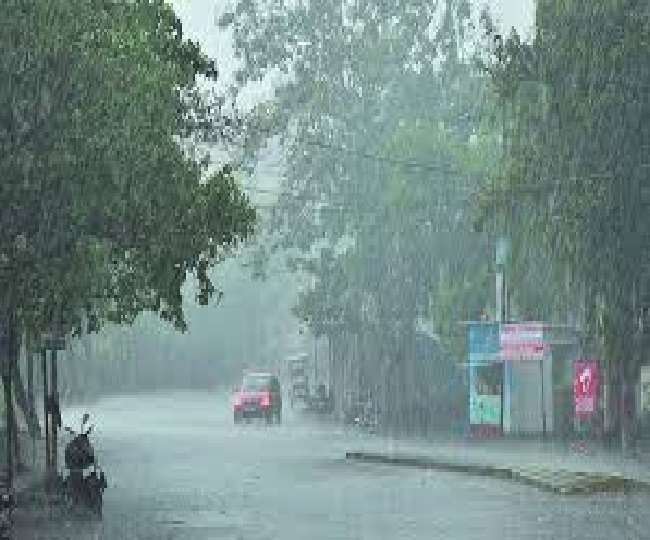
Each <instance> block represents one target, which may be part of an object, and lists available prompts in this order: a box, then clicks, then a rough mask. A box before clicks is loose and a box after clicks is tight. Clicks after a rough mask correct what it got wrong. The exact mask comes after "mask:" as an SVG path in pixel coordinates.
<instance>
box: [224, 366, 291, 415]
mask: <svg viewBox="0 0 650 540" xmlns="http://www.w3.org/2000/svg"><path fill="white" fill-rule="evenodd" d="M233 418H234V421H235V424H238V423H240V422H242V421H243V420H247V419H250V418H263V419H264V420H266V422H267V423H268V424H272V423H273V422H276V423H278V424H279V423H280V422H281V421H282V390H281V388H280V381H279V380H278V378H277V377H276V376H275V375H273V374H271V373H246V374H244V378H243V380H242V384H241V387H240V388H239V390H238V391H237V392H236V393H235V398H234V402H233Z"/></svg>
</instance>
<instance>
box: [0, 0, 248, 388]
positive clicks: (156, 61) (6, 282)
mask: <svg viewBox="0 0 650 540" xmlns="http://www.w3.org/2000/svg"><path fill="white" fill-rule="evenodd" d="M4 7H5V19H4V23H3V25H2V27H1V28H0V45H1V47H2V50H3V55H2V58H1V59H0V77H1V80H2V83H0V109H2V112H1V113H0V115H2V121H1V122H0V177H1V178H2V182H1V183H0V200H1V201H2V205H3V206H2V209H1V210H0V284H1V286H0V311H1V316H2V321H3V326H4V327H7V326H9V333H10V335H11V336H12V339H13V340H14V341H15V340H17V339H18V338H19V336H20V335H21V334H22V332H23V331H27V332H28V333H29V334H31V335H33V336H40V333H41V332H42V331H44V330H48V329H51V328H53V327H59V328H60V330H61V331H63V332H66V333H67V332H77V333H81V332H87V331H92V330H96V329H98V328H99V327H100V326H101V325H102V324H103V323H105V322H107V321H112V322H116V323H131V322H133V321H134V319H135V317H136V316H137V315H138V314H139V313H141V312H142V311H153V312H155V313H157V314H158V315H159V316H160V317H161V318H162V319H164V320H166V321H169V322H171V323H172V324H173V325H174V326H175V327H176V328H178V329H185V328H186V322H185V318H184V312H183V303H182V294H181V287H182V285H183V284H184V283H185V281H186V280H187V279H188V277H190V276H191V277H192V278H193V279H195V280H196V281H197V283H198V287H197V294H196V296H197V299H198V301H199V302H200V303H202V304H205V303H207V302H208V300H209V298H210V297H212V296H213V294H214V292H215V286H214V284H213V283H212V280H211V279H210V273H209V269H210V267H211V266H214V265H215V264H216V263H218V262H219V261H221V260H222V259H223V258H224V256H226V255H227V254H228V253H229V252H230V251H232V249H233V248H234V247H235V246H236V245H237V244H238V243H239V242H240V241H241V240H243V239H246V238H247V237H248V236H250V235H251V233H252V230H253V224H254V219H255V212H254V210H253V209H252V208H251V206H250V205H249V203H248V200H247V198H246V196H245V195H244V194H243V192H242V191H241V190H240V189H239V187H238V185H237V182H236V181H235V178H234V176H233V171H232V167H231V166H229V165H224V166H221V167H217V168H216V170H215V169H214V168H212V169H209V168H208V165H209V163H208V160H207V159H206V156H205V155H204V154H203V153H201V152H200V150H199V148H200V147H199V145H198V144H197V143H199V142H200V141H202V140H204V139H205V138H206V136H209V137H210V140H214V138H215V135H216V134H219V133H220V132H221V128H222V125H225V124H226V123H227V122H225V121H224V122H222V123H221V124H220V123H219V122H217V121H216V120H217V117H218V116H219V112H218V111H219V107H218V106H219V103H220V101H219V100H217V101H215V102H213V101H210V100H209V99H207V98H204V97H203V96H202V94H201V93H200V92H199V91H198V84H197V83H198V80H199V79H206V78H207V79H214V78H216V77H217V72H216V68H215V65H214V62H212V61H211V60H210V59H209V58H207V57H206V56H205V55H204V54H203V53H202V51H201V50H200V49H199V47H198V45H197V44H195V43H194V42H192V41H190V40H187V39H186V38H185V37H184V36H183V33H182V26H181V24H180V21H179V20H178V18H177V17H176V15H175V14H174V12H173V9H172V8H171V7H170V6H169V5H168V4H167V3H165V2H163V1H162V0H156V1H145V0H136V1H123V2H122V1H120V2H104V1H100V0H93V1H90V2H85V1H83V2H82V1H71V2H58V1H43V2H28V3H25V2H19V1H10V2H8V3H5V6H4ZM222 120H223V119H222ZM14 350H15V347H14ZM14 356H15V355H14ZM12 362H13V363H14V364H15V358H14V359H13V360H12ZM5 384H8V381H5Z"/></svg>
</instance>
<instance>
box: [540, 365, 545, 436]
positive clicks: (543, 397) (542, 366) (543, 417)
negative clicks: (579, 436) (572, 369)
mask: <svg viewBox="0 0 650 540" xmlns="http://www.w3.org/2000/svg"><path fill="white" fill-rule="evenodd" d="M539 375H540V381H541V383H540V386H541V389H542V400H541V401H542V435H543V436H544V437H546V396H545V395H544V358H542V359H541V360H540V361H539Z"/></svg>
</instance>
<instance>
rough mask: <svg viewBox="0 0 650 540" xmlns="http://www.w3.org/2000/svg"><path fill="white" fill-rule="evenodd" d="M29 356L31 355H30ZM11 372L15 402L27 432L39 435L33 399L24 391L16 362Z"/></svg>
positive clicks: (39, 430)
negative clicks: (23, 418) (25, 424)
mask: <svg viewBox="0 0 650 540" xmlns="http://www.w3.org/2000/svg"><path fill="white" fill-rule="evenodd" d="M29 356H30V357H31V355H29ZM15 360H16V359H15V358H14V361H15ZM28 361H29V359H28ZM11 374H12V382H13V386H14V391H15V394H16V403H18V406H19V407H20V410H21V411H22V413H23V416H24V417H25V422H26V423H27V429H28V430H29V434H30V435H31V436H40V434H41V426H40V425H39V423H38V416H37V414H36V409H35V407H34V402H33V399H32V400H31V401H30V399H29V396H28V394H27V393H26V392H25V387H24V385H23V380H22V376H21V374H20V368H19V367H18V364H17V363H15V364H14V365H13V366H12V369H11Z"/></svg>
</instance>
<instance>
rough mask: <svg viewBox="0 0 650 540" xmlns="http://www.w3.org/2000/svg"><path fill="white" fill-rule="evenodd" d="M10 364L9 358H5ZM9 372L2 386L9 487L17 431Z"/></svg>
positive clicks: (12, 475)
mask: <svg viewBox="0 0 650 540" xmlns="http://www.w3.org/2000/svg"><path fill="white" fill-rule="evenodd" d="M5 362H7V366H8V359H5ZM6 371H7V373H3V374H2V387H3V390H4V398H5V431H6V433H5V436H6V441H5V443H6V453H7V461H6V468H7V485H8V486H9V487H11V486H13V479H14V469H15V466H14V438H15V436H16V432H15V431H14V429H13V428H14V422H13V415H12V412H13V399H12V395H11V377H10V375H9V373H8V371H9V370H8V368H7V369H6Z"/></svg>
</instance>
